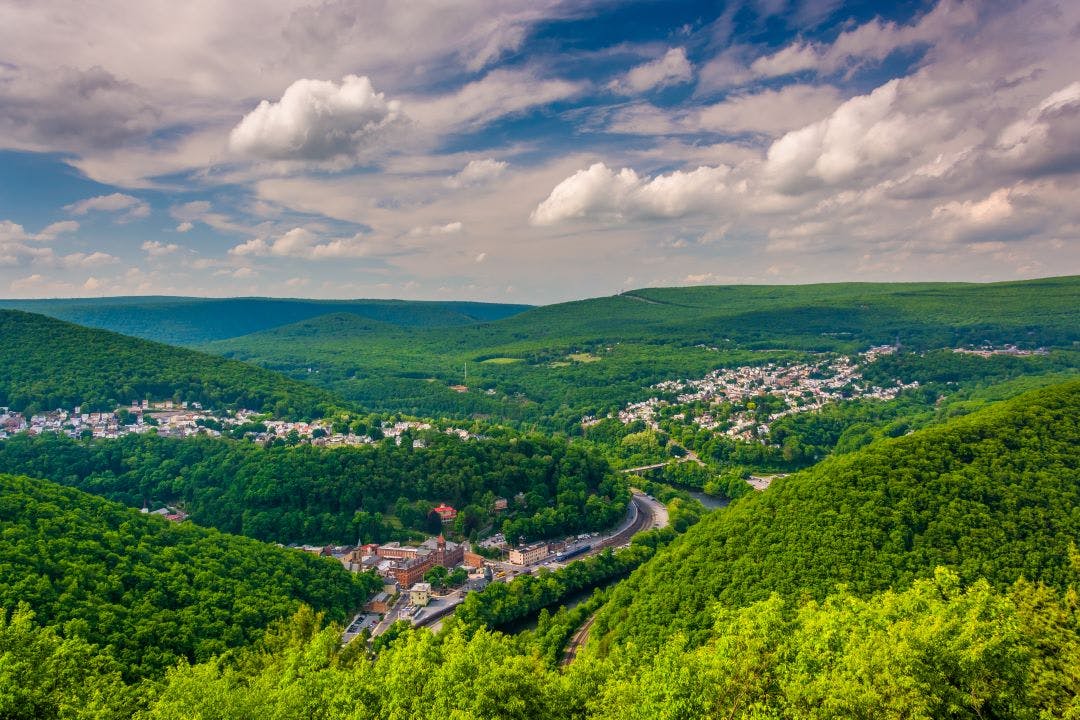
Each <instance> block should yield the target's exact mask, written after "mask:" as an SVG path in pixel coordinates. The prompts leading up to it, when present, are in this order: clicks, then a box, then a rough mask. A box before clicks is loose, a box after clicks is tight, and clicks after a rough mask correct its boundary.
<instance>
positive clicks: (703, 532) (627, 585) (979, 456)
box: [594, 382, 1080, 650]
mask: <svg viewBox="0 0 1080 720" xmlns="http://www.w3.org/2000/svg"><path fill="white" fill-rule="evenodd" d="M1077 418H1080V382H1071V383H1066V384H1064V385H1060V386H1055V387H1051V388H1048V389H1045V390H1039V391H1035V392H1033V393H1028V394H1026V395H1023V396H1021V397H1019V398H1016V399H1015V400H1012V401H1007V402H1005V403H1000V404H998V405H994V406H991V407H988V408H986V409H983V410H981V411H978V412H976V413H973V414H971V415H969V416H967V417H963V418H959V419H955V420H952V421H950V422H948V423H946V424H944V425H940V426H935V427H931V428H928V429H926V430H922V431H919V432H916V433H914V434H911V435H908V436H905V437H901V438H897V439H890V440H886V441H883V442H879V443H875V444H873V445H870V446H868V447H866V448H864V449H863V450H861V451H859V452H855V453H852V454H849V455H845V456H839V457H835V458H831V459H829V460H826V461H824V462H822V463H819V464H818V465H816V466H815V467H813V468H811V469H809V470H806V471H802V472H800V473H797V474H795V475H791V476H789V477H786V478H780V479H777V480H775V481H774V482H773V485H772V487H770V488H769V490H768V491H766V492H764V493H754V494H753V495H752V496H748V497H744V498H742V499H741V500H739V501H738V502H736V503H734V504H733V505H732V506H731V507H729V508H727V509H726V510H724V511H721V512H717V513H713V514H711V515H707V516H705V517H704V518H703V519H702V521H701V522H699V523H698V524H697V525H695V526H694V527H692V528H691V529H690V530H689V531H688V532H687V533H686V535H684V536H682V537H681V538H680V539H679V540H677V541H676V542H675V543H673V544H672V546H671V547H670V548H668V549H666V550H665V551H663V552H662V553H661V554H660V555H659V556H658V557H657V558H656V559H655V560H653V561H652V562H650V563H648V564H646V565H645V566H643V567H642V568H641V569H639V570H638V571H637V572H636V573H635V574H634V575H632V576H631V577H630V579H629V580H628V581H626V582H624V583H622V584H621V585H620V586H619V587H618V588H616V590H615V591H614V592H613V595H612V601H611V603H609V605H608V606H607V607H606V608H605V609H604V611H603V612H602V613H601V614H600V616H599V617H598V619H597V622H596V626H595V628H594V630H595V631H596V636H597V637H602V638H603V643H604V645H605V646H609V645H610V644H612V643H614V644H622V643H633V644H634V645H635V646H636V647H638V648H639V649H642V650H645V649H647V648H655V647H658V646H659V645H660V644H662V643H663V642H664V640H665V639H666V638H669V637H671V636H672V635H673V634H674V633H676V632H683V633H684V634H685V636H686V637H687V639H688V640H689V641H690V642H692V643H694V644H696V643H699V642H701V641H702V640H703V639H704V638H706V637H707V636H708V634H709V626H710V624H711V614H710V605H711V604H712V603H714V602H716V601H720V602H722V603H723V604H725V605H727V606H736V607H737V606H741V605H745V604H747V603H750V602H754V601H757V600H761V599H764V598H766V597H768V596H769V594H770V593H773V592H776V593H779V594H780V595H781V597H784V598H798V597H802V596H809V597H815V598H823V597H825V596H826V595H827V594H828V593H829V592H830V591H832V590H833V589H834V588H835V587H836V586H837V584H840V583H843V584H845V585H846V586H847V587H848V588H849V589H850V590H851V591H852V592H853V593H855V594H857V595H860V596H868V595H870V594H872V593H874V592H878V591H881V590H884V589H887V588H890V587H893V588H903V587H906V586H908V585H910V584H911V583H912V582H913V581H914V580H915V579H916V578H919V577H925V576H926V575H927V574H928V573H929V572H930V571H931V570H932V569H933V568H934V567H935V566H939V565H942V566H948V567H950V568H953V569H954V570H955V571H956V572H958V573H959V575H960V577H961V579H962V580H963V581H964V582H965V583H970V582H973V581H974V580H976V579H977V578H980V577H984V578H986V579H987V580H989V581H990V582H992V583H994V584H996V585H998V586H1003V585H1005V584H1008V583H1012V582H1014V581H1015V580H1017V579H1019V578H1020V577H1027V578H1033V579H1039V580H1041V581H1043V582H1046V583H1048V584H1051V585H1054V586H1057V587H1062V586H1063V585H1064V583H1065V582H1066V580H1067V577H1066V575H1065V574H1063V570H1062V568H1064V567H1066V566H1067V557H1068V546H1069V542H1070V540H1071V539H1072V538H1075V537H1077V536H1080V486H1078V485H1077V483H1076V478H1075V473H1076V467H1077V466H1078V465H1080V426H1078V423H1077Z"/></svg>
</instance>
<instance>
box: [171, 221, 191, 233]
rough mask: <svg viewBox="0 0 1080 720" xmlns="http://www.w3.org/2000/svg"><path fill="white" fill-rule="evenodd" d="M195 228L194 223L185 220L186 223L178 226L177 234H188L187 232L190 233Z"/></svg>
mask: <svg viewBox="0 0 1080 720" xmlns="http://www.w3.org/2000/svg"><path fill="white" fill-rule="evenodd" d="M194 227H195V225H194V223H192V222H190V221H188V220H185V221H184V222H182V223H180V224H179V225H177V226H176V232H178V233H186V232H188V231H190V230H191V229H192V228H194Z"/></svg>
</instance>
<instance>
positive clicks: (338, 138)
mask: <svg viewBox="0 0 1080 720" xmlns="http://www.w3.org/2000/svg"><path fill="white" fill-rule="evenodd" d="M403 121H404V115H403V114H402V112H401V104H400V103H399V102H398V101H396V100H387V99H386V97H385V96H384V95H383V94H382V93H377V92H375V89H374V88H373V87H372V84H371V81H370V80H369V79H368V78H366V77H361V76H357V75H346V76H345V78H344V79H343V80H342V81H341V83H335V82H332V81H328V80H307V79H304V80H297V81H296V82H294V83H293V84H292V85H290V86H289V87H288V88H287V89H286V90H285V93H284V94H283V95H282V96H281V99H280V100H279V101H277V102H269V101H267V100H263V101H262V102H261V103H259V106H258V107H257V108H255V109H254V110H252V111H251V112H250V113H248V114H247V115H245V116H244V118H243V119H242V120H241V121H240V123H239V124H238V125H237V126H236V127H235V128H233V130H232V132H231V133H230V134H229V147H230V148H231V149H232V150H233V151H234V152H236V153H239V154H241V155H246V156H249V157H253V158H257V159H262V160H300V161H315V162H318V161H328V160H338V159H342V158H351V159H356V158H359V157H362V156H364V155H366V154H367V153H369V152H370V151H371V150H372V149H374V148H375V147H376V146H378V145H379V144H380V143H381V142H382V141H383V140H384V139H385V137H386V135H387V133H388V132H389V131H390V130H391V129H392V128H395V127H397V126H399V125H400V123H402V122H403Z"/></svg>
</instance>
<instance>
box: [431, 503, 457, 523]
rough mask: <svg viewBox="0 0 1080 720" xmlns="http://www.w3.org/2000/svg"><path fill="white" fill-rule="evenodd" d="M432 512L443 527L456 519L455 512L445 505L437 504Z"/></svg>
mask: <svg viewBox="0 0 1080 720" xmlns="http://www.w3.org/2000/svg"><path fill="white" fill-rule="evenodd" d="M433 512H435V513H436V514H437V515H438V516H439V517H440V518H441V519H442V521H443V525H445V524H446V523H451V522H454V518H456V517H457V510H455V509H454V508H452V507H450V506H449V505H447V504H446V503H439V505H438V506H436V507H435V508H434V510H433Z"/></svg>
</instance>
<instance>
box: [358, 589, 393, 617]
mask: <svg viewBox="0 0 1080 720" xmlns="http://www.w3.org/2000/svg"><path fill="white" fill-rule="evenodd" d="M364 610H366V611H367V612H371V613H388V612H390V594H389V593H387V592H386V591H385V590H383V591H382V592H380V593H377V594H376V595H375V597H373V598H371V599H370V600H368V601H367V603H366V604H365V605H364Z"/></svg>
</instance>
